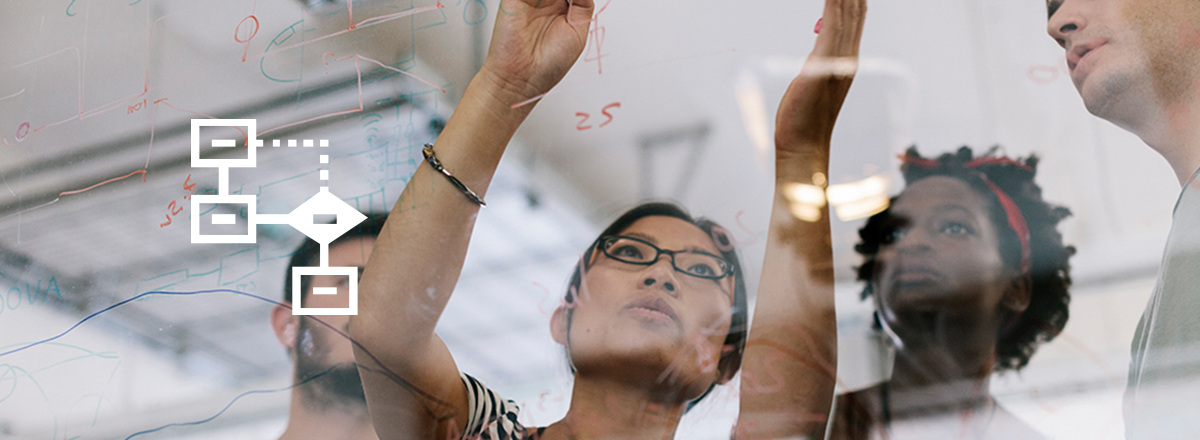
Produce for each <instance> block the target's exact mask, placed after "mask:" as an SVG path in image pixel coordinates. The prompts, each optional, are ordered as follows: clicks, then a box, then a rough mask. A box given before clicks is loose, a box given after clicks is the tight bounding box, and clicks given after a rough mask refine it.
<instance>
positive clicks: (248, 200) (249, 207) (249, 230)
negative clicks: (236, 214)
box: [192, 194, 258, 244]
mask: <svg viewBox="0 0 1200 440" xmlns="http://www.w3.org/2000/svg"><path fill="white" fill-rule="evenodd" d="M256 199H257V197H256V196H254V195H214V194H204V195H201V194H194V195H192V215H195V216H199V215H200V204H201V203H211V204H220V203H229V204H244V205H246V223H247V224H248V226H247V227H246V234H245V235H221V234H214V235H200V223H202V222H201V221H200V219H199V218H195V219H193V220H192V243H230V244H235V243H256V242H257V239H258V234H257V233H258V227H257V224H256V223H255V221H256V219H255V218H254V217H255V215H254V212H255V208H256V206H255V203H256V202H257V200H256Z"/></svg>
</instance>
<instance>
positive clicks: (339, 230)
mask: <svg viewBox="0 0 1200 440" xmlns="http://www.w3.org/2000/svg"><path fill="white" fill-rule="evenodd" d="M314 215H325V216H328V215H336V216H337V220H335V221H334V222H333V223H317V222H316V221H314V219H313V216H314ZM366 219H367V216H365V215H363V214H362V213H361V212H358V210H357V209H354V207H353V206H350V204H349V203H346V202H345V201H343V200H342V199H339V198H338V197H337V196H335V195H333V194H332V193H330V192H329V189H328V188H326V187H321V191H320V192H318V193H316V194H314V195H313V196H312V197H309V198H308V200H306V201H304V203H302V204H300V206H297V207H296V209H294V210H292V212H290V213H288V224H289V225H291V226H292V227H293V228H296V230H297V231H300V233H302V234H304V235H306V236H308V238H311V239H313V241H315V242H317V243H321V244H329V243H332V242H333V241H334V240H337V238H338V237H341V236H342V234H345V233H346V231H349V230H350V229H353V228H354V226H356V225H358V224H359V223H362V221H363V220H366Z"/></svg>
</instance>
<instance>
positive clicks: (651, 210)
mask: <svg viewBox="0 0 1200 440" xmlns="http://www.w3.org/2000/svg"><path fill="white" fill-rule="evenodd" d="M655 216H662V217H672V218H677V219H680V220H683V221H685V222H688V223H691V224H693V225H695V226H696V227H697V228H700V230H702V231H704V232H705V233H706V234H708V236H709V237H711V238H712V240H713V243H714V244H716V245H717V250H719V251H720V252H721V257H723V258H725V259H726V260H728V261H729V262H730V263H731V264H732V266H733V275H732V276H733V310H732V311H733V316H732V319H731V320H730V323H729V334H728V335H726V336H725V342H724V343H725V344H732V345H733V346H734V349H733V351H731V352H729V353H726V354H723V355H722V356H721V359H720V360H719V361H718V363H717V370H718V371H720V373H721V374H722V375H726V374H733V373H735V372H737V370H738V369H739V368H741V366H742V353H743V352H744V351H745V349H746V334H747V327H746V319H747V318H746V315H747V311H746V307H747V306H746V282H745V277H744V276H742V265H741V263H740V262H739V260H738V256H737V250H736V249H734V246H733V241H732V240H731V239H730V237H729V232H728V231H726V230H725V228H723V227H721V225H718V224H717V223H716V222H714V221H712V220H709V219H706V218H703V217H701V218H693V217H692V216H691V215H690V214H688V213H687V211H684V209H683V208H681V207H679V206H678V205H675V204H673V203H666V202H650V203H643V204H641V205H638V206H636V207H634V208H633V209H630V210H629V211H626V212H625V213H624V214H621V216H620V217H618V218H617V219H616V220H615V221H613V222H612V224H610V225H608V227H607V228H605V229H604V231H603V232H601V233H600V237H604V236H608V235H616V234H620V233H621V232H623V231H625V230H626V229H628V228H629V227H630V226H631V225H633V223H634V222H636V221H638V220H641V219H643V218H645V217H655ZM599 243H600V240H599V238H597V239H596V240H595V241H593V242H592V244H591V245H590V246H588V248H587V251H585V252H584V253H583V259H582V260H581V263H576V264H575V270H574V271H572V273H571V282H570V284H569V285H568V287H567V295H566V298H564V300H565V301H566V302H567V303H568V304H570V303H573V302H575V295H576V292H578V291H579V288H580V283H581V282H582V274H583V272H584V271H585V270H587V268H588V265H590V264H591V263H590V261H588V260H589V259H590V257H591V255H592V254H593V253H595V252H596V246H597V245H599ZM580 264H584V267H583V268H580ZM572 311H573V310H572ZM568 313H570V312H568ZM570 319H571V315H570V314H568V315H567V325H568V326H569V325H570V322H571V321H570ZM573 372H574V368H572V373H573ZM715 386H716V384H715V383H714V384H713V385H712V386H709V387H708V389H707V390H705V391H704V394H702V395H700V397H697V398H696V399H694V400H692V402H691V404H690V405H689V407H688V408H689V409H690V408H691V405H694V404H695V403H697V402H699V401H700V400H701V399H703V398H704V397H705V396H707V395H708V393H709V392H711V391H712V389H713V387H715Z"/></svg>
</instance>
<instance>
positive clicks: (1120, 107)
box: [1046, 0, 1200, 128]
mask: <svg viewBox="0 0 1200 440" xmlns="http://www.w3.org/2000/svg"><path fill="white" fill-rule="evenodd" d="M1046 8H1047V12H1048V13H1049V21H1048V23H1047V29H1046V30H1047V32H1048V33H1049V34H1050V36H1051V37H1052V38H1054V40H1055V41H1057V42H1058V44H1059V45H1060V46H1062V47H1063V49H1065V50H1066V59H1067V66H1068V68H1069V69H1070V71H1071V80H1072V82H1074V83H1075V88H1076V89H1077V90H1079V94H1080V96H1081V97H1082V98H1083V101H1084V104H1085V105H1086V106H1087V108H1088V111H1090V112H1091V113H1093V114H1095V115H1097V116H1100V117H1102V118H1104V119H1108V120H1110V121H1112V122H1114V123H1117V124H1118V125H1121V126H1124V127H1126V128H1131V127H1136V126H1137V125H1139V123H1140V122H1141V121H1139V119H1140V118H1143V117H1144V115H1145V114H1147V113H1151V112H1150V111H1151V110H1159V111H1161V110H1163V109H1164V108H1165V107H1166V106H1168V105H1169V104H1171V103H1174V102H1175V101H1177V100H1178V98H1179V97H1180V96H1190V93H1188V92H1189V91H1191V92H1192V93H1194V90H1193V89H1192V88H1194V87H1195V86H1196V84H1197V80H1200V75H1197V73H1200V69H1198V68H1197V66H1196V63H1195V61H1197V59H1200V57H1198V56H1197V53H1200V32H1198V30H1200V2H1196V1H1194V0H1047V2H1046ZM1148 106H1153V107H1148Z"/></svg>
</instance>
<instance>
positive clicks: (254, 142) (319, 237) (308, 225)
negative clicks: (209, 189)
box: [192, 119, 367, 315]
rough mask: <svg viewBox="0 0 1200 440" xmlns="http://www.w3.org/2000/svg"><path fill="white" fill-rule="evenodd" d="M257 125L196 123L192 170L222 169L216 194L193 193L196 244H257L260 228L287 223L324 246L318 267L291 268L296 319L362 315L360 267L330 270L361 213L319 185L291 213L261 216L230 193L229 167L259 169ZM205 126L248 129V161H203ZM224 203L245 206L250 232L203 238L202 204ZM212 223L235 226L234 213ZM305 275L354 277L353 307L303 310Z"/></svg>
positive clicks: (224, 144)
mask: <svg viewBox="0 0 1200 440" xmlns="http://www.w3.org/2000/svg"><path fill="white" fill-rule="evenodd" d="M256 126H257V124H256V121H255V120H254V119H192V167H193V168H216V169H217V170H218V174H217V176H218V185H217V194H216V195H211V194H210V195H193V196H192V243H255V242H256V240H257V234H256V229H257V226H258V225H267V224H286V225H290V226H291V227H293V228H296V230H297V231H300V233H302V234H304V235H306V236H308V237H309V238H311V239H312V240H313V241H315V242H317V243H318V244H320V246H321V263H320V266H317V267H293V268H292V298H294V299H295V301H296V303H295V304H294V305H293V306H292V314H293V315H357V314H358V268H357V267H329V243H332V242H333V241H334V240H337V238H338V237H341V236H342V234H345V233H346V231H349V230H350V229H353V228H354V226H356V225H358V224H359V223H362V221H363V220H366V218H367V216H365V215H363V214H362V213H361V212H358V210H357V209H354V207H353V206H350V205H349V204H348V203H346V202H345V201H343V200H342V199H340V198H338V197H337V196H335V195H333V194H332V193H330V192H329V187H328V186H324V185H323V186H321V189H320V191H318V192H317V193H316V194H314V195H313V196H312V197H309V199H308V200H306V201H305V202H304V203H302V204H300V206H298V207H296V209H294V210H292V212H290V213H287V214H259V213H257V212H256V203H255V202H256V196H254V195H234V194H229V169H230V168H254V167H255V165H256V155H255V152H256V151H257V150H258V149H259V148H262V147H263V142H262V141H261V140H259V139H258V137H257V131H256ZM201 127H239V128H240V127H244V128H245V133H244V134H245V139H246V146H247V148H246V150H247V153H246V154H247V156H246V158H241V159H205V158H201V157H200V147H201V145H200V128H201ZM236 145H237V140H235V139H213V140H212V147H213V148H234V147H236ZM302 145H303V146H304V148H312V147H313V146H314V143H313V140H312V139H304V140H303V142H302ZM317 145H318V148H328V147H329V141H328V140H326V139H321V140H320V141H319V142H318V143H317ZM271 146H272V147H274V148H279V147H280V146H281V145H280V142H279V140H278V139H276V140H273V141H271ZM287 146H288V148H295V147H296V146H297V142H296V140H295V139H289V140H287ZM321 163H322V164H328V163H329V155H326V154H322V155H321ZM319 174H320V178H321V181H322V182H326V181H328V180H329V170H328V169H322V170H320V173H319ZM202 203H203V204H216V205H221V204H226V205H246V223H247V228H246V233H245V234H241V235H231V234H225V235H222V234H210V235H203V234H200V226H201V223H202V221H201V218H202V216H201V215H200V214H199V213H200V212H201V211H200V205H201V204H202ZM318 215H320V216H329V215H334V216H336V220H335V221H334V222H333V223H317V222H316V221H315V217H316V216H318ZM211 218H212V220H211V222H212V224H213V225H233V224H236V223H237V216H236V215H235V214H213V215H212V216H211ZM306 275H310V276H311V275H334V276H346V277H348V278H349V279H350V283H349V284H350V292H349V293H350V307H348V308H320V307H308V308H306V307H304V305H303V303H302V301H301V300H302V299H303V297H304V295H303V294H302V292H300V289H301V282H300V279H301V277H303V276H306ZM336 293H337V289H336V288H332V287H330V288H322V287H314V288H313V294H314V295H327V294H336Z"/></svg>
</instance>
